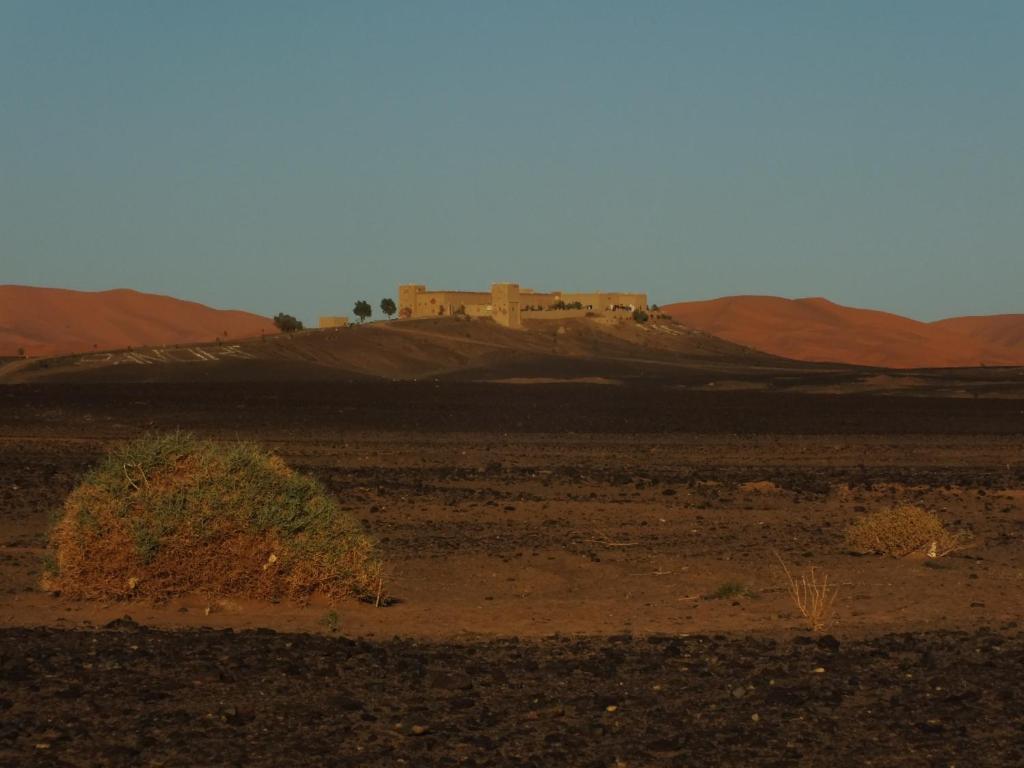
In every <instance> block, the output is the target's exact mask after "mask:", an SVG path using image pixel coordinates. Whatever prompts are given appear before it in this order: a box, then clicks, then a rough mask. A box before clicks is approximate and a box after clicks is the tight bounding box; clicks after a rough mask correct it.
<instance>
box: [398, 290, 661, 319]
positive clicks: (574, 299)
mask: <svg viewBox="0 0 1024 768" xmlns="http://www.w3.org/2000/svg"><path fill="white" fill-rule="evenodd" d="M638 309H639V310H643V311H645V312H646V311H647V309H648V307H647V294H646V293H619V292H614V291H612V292H598V293H563V292H562V291H552V292H548V293H541V292H539V291H534V290H532V289H530V288H520V287H519V284H518V283H494V284H493V285H491V290H490V292H489V293H487V292H483V291H428V290H427V287H426V286H425V285H400V286H398V316H399V317H400V318H418V317H451V316H455V315H465V316H467V317H490V318H493V319H494V321H495V322H497V323H498V324H499V325H503V326H505V327H507V328H522V327H523V320H561V319H564V318H570V317H601V318H622V319H625V318H628V317H631V316H632V314H633V312H634V311H635V310H638Z"/></svg>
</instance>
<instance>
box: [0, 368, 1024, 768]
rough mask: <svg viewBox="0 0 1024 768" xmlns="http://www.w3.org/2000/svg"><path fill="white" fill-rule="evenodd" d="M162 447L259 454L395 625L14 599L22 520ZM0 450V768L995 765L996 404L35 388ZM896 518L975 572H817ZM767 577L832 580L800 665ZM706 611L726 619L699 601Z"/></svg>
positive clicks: (313, 607)
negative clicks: (107, 449)
mask: <svg viewBox="0 0 1024 768" xmlns="http://www.w3.org/2000/svg"><path fill="white" fill-rule="evenodd" d="M179 425H180V426H183V427H187V428H190V429H195V430H197V431H200V432H202V433H203V434H207V435H210V436H213V437H220V438H234V437H237V436H243V437H250V438H256V439H259V440H261V441H262V442H264V443H265V444H267V445H268V446H270V447H272V448H273V449H274V450H276V451H278V452H279V453H280V454H281V455H282V456H283V457H284V458H285V459H287V460H288V461H289V462H290V463H291V464H293V465H294V466H296V467H299V468H300V469H302V470H303V471H308V472H311V473H313V474H314V475H316V476H317V477H319V478H320V479H321V480H322V481H323V482H324V483H325V484H327V486H328V487H329V488H330V489H331V490H332V491H333V492H334V493H336V494H337V496H338V498H339V500H340V502H341V503H342V504H343V505H344V506H346V507H347V508H349V509H351V510H353V511H354V512H355V513H356V514H357V515H358V516H359V517H360V519H362V520H363V522H364V525H365V526H366V527H367V528H368V529H369V530H370V531H371V532H373V533H374V534H375V535H376V536H377V537H378V538H379V539H380V542H381V546H382V547H383V548H384V551H385V552H386V553H387V556H388V559H389V561H390V563H391V568H392V576H391V579H390V591H391V594H392V595H393V596H394V597H395V598H396V602H395V603H394V604H393V605H391V606H390V607H388V608H386V609H375V608H373V607H372V606H369V605H365V604H361V603H348V604H343V605H339V606H327V605H323V604H319V603H316V602H314V603H313V604H310V605H290V604H277V605H272V604H256V603H248V602H240V601H233V600H222V599H218V598H217V597H216V596H206V595H194V596H189V597H186V598H181V599H176V600H173V601H169V602H167V603H165V604H149V603H147V604H138V603H134V604H125V603H109V604H96V603H83V602H74V601H69V600H65V599H63V598H61V597H60V596H55V595H51V594H48V593H45V592H42V591H41V590H39V588H38V586H37V585H38V578H39V574H40V568H41V562H42V557H43V556H44V548H45V535H46V533H45V532H46V527H47V520H48V516H49V514H50V512H51V511H52V510H54V509H56V508H57V507H59V504H60V502H61V499H62V498H63V496H64V495H65V494H66V493H67V491H68V490H69V489H70V488H71V487H72V486H73V485H74V483H75V482H76V481H77V479H78V478H79V477H80V476H81V474H82V473H83V472H84V471H85V470H86V469H87V468H88V466H89V465H90V464H91V463H92V462H93V461H95V459H96V457H97V456H98V455H99V454H100V452H101V451H102V450H103V448H104V446H105V445H106V444H107V443H108V442H109V441H110V440H113V439H117V438H119V437H125V436H128V435H132V434H138V433H140V432H143V431H145V430H147V429H152V428H170V427H173V426H179ZM0 434H2V436H3V437H2V438H0V584H3V589H2V594H0V627H2V629H0V680H2V681H3V687H2V690H0V709H2V710H4V711H3V721H2V722H3V725H2V726H0V761H2V760H8V761H10V762H14V763H18V764H30V763H33V762H35V763H38V764H56V763H59V762H63V763H64V764H70V765H95V764H109V765H137V764H147V762H148V763H152V764H163V765H188V764H197V763H198V764H234V763H240V762H245V763H247V764H258V765H264V764H265V765H275V764H277V765H279V764H355V765H393V764H397V762H398V760H400V759H401V760H405V761H407V762H409V763H414V764H418V765H434V764H436V765H446V764H451V765H458V764H469V765H473V764H477V765H486V764H504V765H524V764H536V765H578V764H583V765H607V766H611V765H616V764H617V761H620V762H622V763H626V764H628V765H693V764H707V765H808V766H810V765H820V764H821V763H822V762H825V761H826V760H827V762H829V763H832V764H837V765H929V766H930V765H938V764H941V765H949V764H954V763H955V764H958V765H1017V764H1019V763H1020V759H1021V754H1024V744H1022V737H1021V736H1020V733H1021V730H1020V726H1021V724H1022V723H1021V714H1020V713H1021V711H1022V709H1021V706H1020V701H1019V698H1018V697H1019V695H1020V694H1019V688H1020V683H1021V682H1022V679H1021V669H1024V667H1022V666H1021V661H1022V660H1024V639H1022V637H1021V634H1020V623H1019V622H1020V620H1021V617H1022V615H1024V589H1022V587H1024V541H1022V538H1024V447H1022V446H1024V443H1022V435H1024V407H1022V405H1021V402H1020V401H1015V400H1009V399H992V400H975V399H969V400H950V399H939V398H930V397H918V398H914V399H910V400H905V399H900V398H893V397H888V398H879V397H859V396H842V397H835V396H828V397H826V396H811V395H793V394H773V393H766V392H744V391H738V392H691V391H679V390H675V389H671V388H637V387H636V386H632V385H631V386H620V387H608V386H603V385H584V384H554V385H536V386H529V387H523V386H518V385H508V386H499V385H482V384H459V383H432V382H431V383H421V384H391V385H383V384H381V385H370V384H366V385H361V384H348V385H341V384H309V385H307V386H305V387H300V386H291V385H283V384H281V385H274V384H265V385H262V386H256V385H251V386H246V387H239V386H229V385H194V386H192V387H189V386H184V387H183V386H179V385H175V386H156V385H151V386H148V387H146V386H127V385H126V386H124V387H117V386H112V385H107V386H101V385H92V386H80V385H75V386H70V385H69V386H62V385H52V386H50V387H43V386H35V387H8V388H0ZM896 501H913V502H915V503H920V504H923V505H924V506H926V507H928V508H929V509H932V510H934V511H936V512H937V514H939V515H940V516H941V517H942V518H943V519H944V520H945V521H947V522H948V523H949V524H950V525H952V526H954V527H956V528H958V529H962V530H965V531H969V532H971V533H972V534H973V536H974V545H973V546H972V547H971V548H969V549H966V550H964V551H962V552H958V553H955V554H954V555H951V556H949V557H947V558H943V559H941V560H937V561H932V560H928V559H927V558H924V557H911V558H906V559H901V560H896V559H886V558H880V557H855V556H852V555H849V554H847V553H845V552H844V551H843V547H842V531H843V529H844V528H845V526H846V525H848V524H849V522H850V521H852V520H853V519H854V518H855V517H856V516H857V515H858V514H860V513H861V512H863V511H865V510H871V509H876V508H878V507H879V506H882V505H885V504H890V503H893V502H896ZM773 552H778V553H779V554H780V555H781V557H782V558H783V559H784V560H785V561H786V562H787V563H789V565H790V567H791V568H793V569H794V570H797V571H802V570H803V569H805V568H807V567H809V566H810V565H814V566H817V567H818V568H821V569H824V570H825V571H826V572H828V573H829V574H830V575H831V576H832V577H833V578H834V579H835V580H836V581H837V582H838V583H839V584H840V586H841V595H840V600H839V603H838V605H837V613H836V617H835V622H834V624H833V626H832V627H831V628H830V630H829V631H830V633H831V634H832V635H833V636H834V637H835V638H837V639H838V643H833V642H832V641H831V640H827V641H823V644H819V643H818V641H817V639H810V640H807V639H804V636H805V635H806V634H807V631H806V626H805V624H804V622H803V620H802V618H801V617H800V616H799V615H798V614H797V613H796V612H795V610H794V609H793V606H792V604H791V603H790V602H789V600H788V597H787V595H786V593H785V589H784V582H783V579H782V577H781V574H780V572H779V569H778V567H777V566H776V565H775V564H774V560H773ZM727 584H736V585H738V586H740V587H741V588H742V592H741V593H740V594H735V595H731V596H730V597H728V598H716V597H715V593H716V592H717V591H719V590H720V588H721V587H723V585H727ZM125 614H130V615H131V617H132V620H133V621H132V622H126V621H123V620H121V621H117V620H118V619H120V617H122V616H124V615H125ZM111 621H114V622H115V623H114V624H113V626H111V627H110V628H109V629H106V630H102V629H99V628H102V627H104V626H105V625H107V624H109V623H110V622H111ZM134 622H138V623H139V624H141V625H143V626H144V627H151V628H157V629H159V630H161V631H151V630H142V629H139V628H138V627H136V626H135V624H134ZM204 628H209V629H204ZM98 629H99V631H97V630H98ZM218 630H231V632H230V633H229V634H225V633H224V632H223V631H218ZM268 632H269V634H268ZM907 632H912V633H915V634H912V635H907V634H905V633H907ZM282 633H285V634H282ZM296 633H297V634H296ZM396 636H397V639H392V638H395V637H396ZM818 669H822V670H824V671H823V672H817V671H816V670H818ZM101 673H102V674H101ZM609 707H612V708H613V709H608V708H609ZM755 714H756V715H758V719H757V720H754V719H753V715H755ZM113 722H121V723H123V724H125V725H127V726H128V727H127V728H121V729H112V728H111V723H113ZM413 726H423V727H424V728H426V731H424V732H422V733H419V732H415V733H414V732H413V730H412V728H413ZM826 736H827V737H829V738H830V739H831V743H832V746H831V747H826V746H825V743H826V738H825V737H826ZM39 745H45V746H39ZM218 756H219V757H218Z"/></svg>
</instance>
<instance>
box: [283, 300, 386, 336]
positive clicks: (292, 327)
mask: <svg viewBox="0 0 1024 768" xmlns="http://www.w3.org/2000/svg"><path fill="white" fill-rule="evenodd" d="M380 311H381V312H383V313H384V314H385V315H386V316H387V318H388V320H390V319H391V317H392V316H393V315H394V314H395V313H396V312H397V311H398V305H396V304H395V300H394V299H389V298H384V299H381V300H380ZM352 314H354V315H355V316H356V317H358V318H359V322H360V323H362V322H363V321H365V320H366V319H368V318H369V317H371V316H372V315H373V308H372V307H371V306H370V302H368V301H366V300H365V299H359V301H357V302H356V303H355V306H354V307H352ZM274 325H275V326H277V329H278V330H279V331H281V332H283V333H293V332H294V331H301V330H303V327H304V326H303V325H302V321H301V320H298V319H296V318H295V317H294V316H293V315H287V314H285V313H284V312H279V313H278V314H276V315H274Z"/></svg>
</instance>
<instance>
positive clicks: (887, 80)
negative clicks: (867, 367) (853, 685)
mask: <svg viewBox="0 0 1024 768" xmlns="http://www.w3.org/2000/svg"><path fill="white" fill-rule="evenodd" d="M1022 33H1024V5H1021V4H1019V3H1012V2H980V3H973V4H967V3H953V2H944V1H935V2H920V1H915V2H904V3H900V4H891V3H884V2H860V3H846V4H842V5H838V4H830V5H828V7H826V6H824V5H823V4H821V3H816V2H787V3H779V4H772V5H769V4H763V3H755V2H734V3H729V4H725V3H711V2H704V3H667V2H664V3H662V2H649V3H643V4H641V5H639V6H631V5H626V4H616V3H602V2H588V3H585V4H583V3H572V2H562V3H545V4H536V3H521V4H516V5H513V6H504V5H502V6H499V5H497V4H486V5H485V4H480V3H449V2H446V3H437V4H431V5H429V6H428V5H417V4H399V3H395V4H387V5H384V4H372V5H357V4H350V3H319V2H307V3H301V4H296V5H294V6H289V7H288V8H287V9H285V8H284V7H283V6H280V5H279V4H276V3H269V2H244V3H243V2H216V3H203V4H199V3H195V4H178V5H165V6H161V5H155V4H153V5H145V6H144V5H142V4H139V3H130V2H97V3H92V4H88V5H86V4H75V3H71V2H51V3H45V4H43V3H38V2H35V1H32V2H23V1H22V0H8V2H5V3H4V4H3V5H0V103H2V104H3V106H4V120H3V121H2V122H0V178H2V179H3V182H2V183H0V267H2V269H0V283H8V284H27V285H40V286H48V287H60V288H71V289H77V290H105V289H110V288H119V287H125V288H132V289H135V290H139V291H145V292H151V293H160V294H165V295H171V296H176V297H178V298H182V299H188V300H193V301H198V302H201V303H204V304H208V305H211V306H215V307H222V308H231V309H244V310H248V311H251V312H257V313H260V314H264V315H273V314H274V313H276V312H282V311H283V312H288V313H290V314H294V315H296V316H298V317H300V318H302V319H304V320H306V321H307V322H308V321H312V320H314V319H315V318H316V316H317V315H321V314H324V315H326V314H350V312H351V307H352V303H353V302H354V301H355V300H356V299H358V298H366V299H368V300H369V301H370V302H371V304H372V305H373V306H374V308H375V309H376V308H377V304H378V302H379V301H380V298H381V297H382V296H394V295H395V293H396V288H397V285H398V283H400V282H422V283H426V284H428V285H429V286H431V287H439V288H453V289H471V288H486V287H487V286H488V285H489V284H490V283H491V282H493V281H499V280H512V281H516V282H519V283H520V284H522V285H524V286H530V287H534V288H538V289H562V290H588V289H622V290H643V291H647V292H648V293H649V295H650V297H651V300H652V301H653V302H655V303H669V302H674V301H690V300H701V299H710V298H716V297H720V296H730V295H737V294H755V295H778V296H783V297H789V298H803V297H811V296H823V297H825V298H828V299H829V300H831V301H834V302H837V303H840V304H844V305H848V306H855V307H863V308H869V309H880V310H884V311H888V312H893V313H896V314H901V315H906V316H909V317H913V318H915V319H919V320H925V321H927V320H935V319H939V318H942V317H951V316H959V315H987V314H1000V313H1020V312H1024V303H1022V301H1021V298H1020V283H1021V278H1024V254H1022V253H1021V244H1022V242H1024V240H1022V234H1024V153H1022V150H1021V147H1020V136H1021V135H1024V84H1022V83H1021V79H1020V73H1021V72H1022V71H1024V51H1022V48H1021V46H1020V44H1019V41H1020V39H1021V37H1022Z"/></svg>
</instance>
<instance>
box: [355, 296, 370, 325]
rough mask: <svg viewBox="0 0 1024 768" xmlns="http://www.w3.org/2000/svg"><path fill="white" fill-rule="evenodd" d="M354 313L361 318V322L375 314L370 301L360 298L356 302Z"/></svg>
mask: <svg viewBox="0 0 1024 768" xmlns="http://www.w3.org/2000/svg"><path fill="white" fill-rule="evenodd" d="M352 312H353V314H354V315H355V316H356V317H358V318H359V322H360V323H361V322H363V320H365V319H366V318H368V317H369V316H370V315H372V314H373V308H372V307H370V302H368V301H364V300H363V299H360V300H359V301H357V302H356V305H355V306H354V307H353V308H352Z"/></svg>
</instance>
